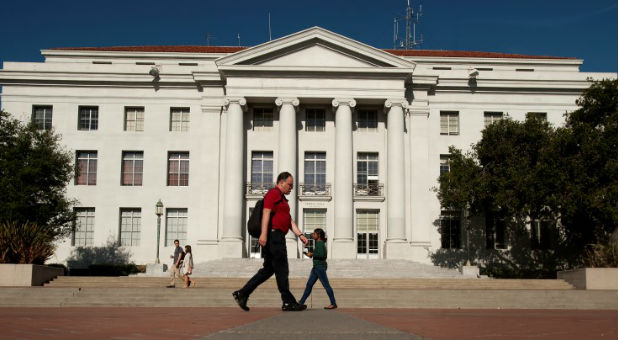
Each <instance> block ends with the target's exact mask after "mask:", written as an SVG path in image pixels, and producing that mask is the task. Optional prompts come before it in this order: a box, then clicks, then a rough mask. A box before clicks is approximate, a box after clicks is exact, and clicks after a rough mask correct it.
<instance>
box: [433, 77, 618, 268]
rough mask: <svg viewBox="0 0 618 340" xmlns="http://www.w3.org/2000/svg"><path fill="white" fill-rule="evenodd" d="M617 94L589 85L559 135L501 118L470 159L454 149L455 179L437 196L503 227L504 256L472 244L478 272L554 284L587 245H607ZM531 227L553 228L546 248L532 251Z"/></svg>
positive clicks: (616, 170)
mask: <svg viewBox="0 0 618 340" xmlns="http://www.w3.org/2000/svg"><path fill="white" fill-rule="evenodd" d="M617 92H618V91H617V83H616V80H613V81H610V80H604V81H600V82H595V83H593V84H592V86H591V87H590V88H589V89H588V90H586V91H585V92H584V93H583V94H582V96H581V97H580V98H579V99H578V100H577V104H578V105H579V106H580V108H579V109H578V110H576V111H574V112H571V113H567V114H566V115H565V116H566V124H565V126H564V127H561V128H557V129H555V128H552V127H551V126H550V125H549V124H548V123H547V122H545V121H543V120H541V119H539V118H537V117H530V118H529V119H526V121H524V122H517V121H513V120H511V119H508V118H507V119H503V120H501V121H499V122H496V123H494V124H491V125H489V126H488V127H487V128H486V129H485V130H484V131H483V134H482V138H481V140H480V141H479V142H478V143H476V144H474V145H473V146H472V151H470V152H468V153H467V154H462V152H461V151H460V150H458V149H456V148H454V147H451V148H450V153H451V160H450V165H451V171H450V172H449V173H444V174H442V175H441V176H440V178H439V183H440V186H439V188H438V189H436V191H437V193H438V198H439V200H440V203H441V204H442V206H443V207H449V208H452V209H458V210H464V209H469V212H470V215H471V216H485V217H492V218H497V219H501V220H502V221H503V222H504V224H505V225H506V226H507V234H508V237H509V243H510V248H509V250H507V251H500V252H493V251H491V250H487V249H484V248H485V247H484V246H483V244H482V243H484V242H476V243H474V242H473V243H472V245H473V247H474V249H473V254H474V255H475V256H476V258H477V259H479V260H480V262H481V263H482V264H483V265H484V266H486V267H487V268H490V269H491V268H493V269H492V270H494V273H496V272H499V273H501V274H502V275H509V276H528V277H529V276H541V277H545V276H553V275H555V271H556V270H560V269H568V268H573V267H577V266H580V265H582V264H584V262H585V260H586V254H589V253H591V252H590V251H586V248H587V247H596V248H595V249H597V248H598V245H599V244H605V243H607V242H609V240H610V235H611V233H612V231H614V230H615V228H616V226H617V225H618V216H617V214H618V212H617V209H618V161H617V153H616V150H617V149H618V126H617V125H618V114H617V113H616V106H617V103H618V102H617V99H616V98H617ZM476 221H477V222H478V219H477V220H476ZM531 221H547V222H548V223H549V224H551V225H555V226H556V227H555V228H553V229H551V230H545V234H547V235H548V237H547V238H546V239H545V241H544V242H546V243H545V245H551V247H548V248H549V249H537V248H542V247H539V244H536V243H535V242H536V241H538V240H535V239H533V238H531V235H530V233H531V231H532V230H531V229H530V227H529V224H530V222H531ZM467 222H468V223H467V225H468V226H470V228H472V229H473V230H472V234H473V235H483V234H485V235H486V236H487V234H488V231H489V232H490V231H491V230H489V229H486V227H487V225H488V224H489V223H491V222H490V221H486V223H476V224H475V223H472V219H470V220H469V221H467ZM535 223H538V225H539V226H540V225H541V222H535ZM475 228H476V229H475ZM483 229H485V230H483ZM477 241H478V240H477ZM593 245H594V246H593ZM609 249H615V247H614V248H611V247H610V248H609ZM597 253H598V252H597ZM438 255H439V256H437V257H435V258H443V256H444V254H438ZM614 258H615V256H614ZM445 262H446V261H445Z"/></svg>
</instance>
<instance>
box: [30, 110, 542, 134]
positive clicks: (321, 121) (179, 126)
mask: <svg viewBox="0 0 618 340" xmlns="http://www.w3.org/2000/svg"><path fill="white" fill-rule="evenodd" d="M78 112H79V113H78V124H77V129H78V130H85V131H91V130H98V127H99V107H98V106H80V107H79V109H78ZM305 115H306V116H305V130H306V131H324V130H325V128H326V112H325V110H323V109H307V110H306V113H305ZM530 115H534V116H536V117H538V118H540V119H547V113H545V112H528V114H527V116H530ZM502 117H503V114H502V112H485V113H484V119H485V127H487V126H488V125H489V124H491V123H493V122H495V121H497V120H500V119H502ZM273 120H274V114H273V109H272V108H254V109H253V128H254V129H255V130H260V129H264V128H269V127H272V126H273ZM32 122H33V123H34V124H35V125H36V126H37V127H38V128H39V129H45V130H49V129H51V126H52V106H41V105H35V106H33V107H32ZM189 123H190V110H189V108H187V107H173V108H171V109H170V123H169V130H170V131H179V132H187V131H189ZM356 127H357V129H358V130H360V131H370V130H376V129H377V128H378V111H377V110H358V114H357V124H356ZM124 130H125V131H144V107H129V106H127V107H125V113H124ZM440 134H441V135H458V134H459V112H458V111H441V112H440Z"/></svg>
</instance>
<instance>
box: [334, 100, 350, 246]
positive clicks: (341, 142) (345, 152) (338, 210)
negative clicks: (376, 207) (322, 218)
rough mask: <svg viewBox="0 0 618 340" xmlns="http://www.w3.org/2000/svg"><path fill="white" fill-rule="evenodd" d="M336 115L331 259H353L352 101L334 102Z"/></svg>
mask: <svg viewBox="0 0 618 340" xmlns="http://www.w3.org/2000/svg"><path fill="white" fill-rule="evenodd" d="M332 104H333V107H335V108H336V112H335V134H336V135H335V183H334V191H333V195H334V200H335V226H334V227H335V235H334V236H335V237H334V241H333V242H334V243H333V258H355V257H356V245H355V243H354V223H353V221H354V204H353V198H352V193H353V188H352V185H353V181H354V176H353V175H354V171H353V169H354V168H353V166H354V162H353V160H354V157H353V153H352V108H353V107H354V106H356V101H355V100H354V99H352V98H335V99H333V103H332Z"/></svg>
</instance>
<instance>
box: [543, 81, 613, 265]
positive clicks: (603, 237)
mask: <svg viewBox="0 0 618 340" xmlns="http://www.w3.org/2000/svg"><path fill="white" fill-rule="evenodd" d="M577 105H578V106H579V107H580V108H579V109H578V110H575V111H573V112H571V113H568V114H567V115H566V124H565V126H564V127H563V128H559V129H558V131H557V138H556V140H555V142H554V143H553V148H552V150H551V152H553V153H556V154H559V155H560V157H559V158H557V159H555V163H553V164H550V166H553V167H560V168H561V169H563V170H564V171H563V173H562V174H561V175H562V177H561V181H560V183H559V185H560V186H561V190H560V193H561V196H560V213H561V220H562V223H563V224H564V225H565V226H566V229H565V237H566V241H567V243H568V247H569V249H568V251H570V252H574V253H579V254H580V256H578V257H576V258H574V259H573V261H572V263H571V264H572V265H582V264H584V262H590V259H587V258H586V257H585V256H583V254H581V252H580V251H579V250H580V249H581V248H582V247H586V246H588V247H595V246H594V245H597V246H598V245H605V244H608V242H609V243H611V234H612V232H614V231H615V230H616V227H617V226H618V151H616V150H618V109H617V107H618V81H617V80H615V79H614V80H603V81H598V82H594V83H593V84H592V85H591V86H590V88H588V89H587V90H586V91H584V93H583V94H582V96H581V97H580V98H579V99H578V100H577ZM614 249H615V248H614ZM614 257H615V255H614Z"/></svg>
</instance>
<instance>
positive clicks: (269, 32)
mask: <svg viewBox="0 0 618 340" xmlns="http://www.w3.org/2000/svg"><path fill="white" fill-rule="evenodd" d="M271 40H273V35H272V30H271V29H270V12H268V41H271Z"/></svg>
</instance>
